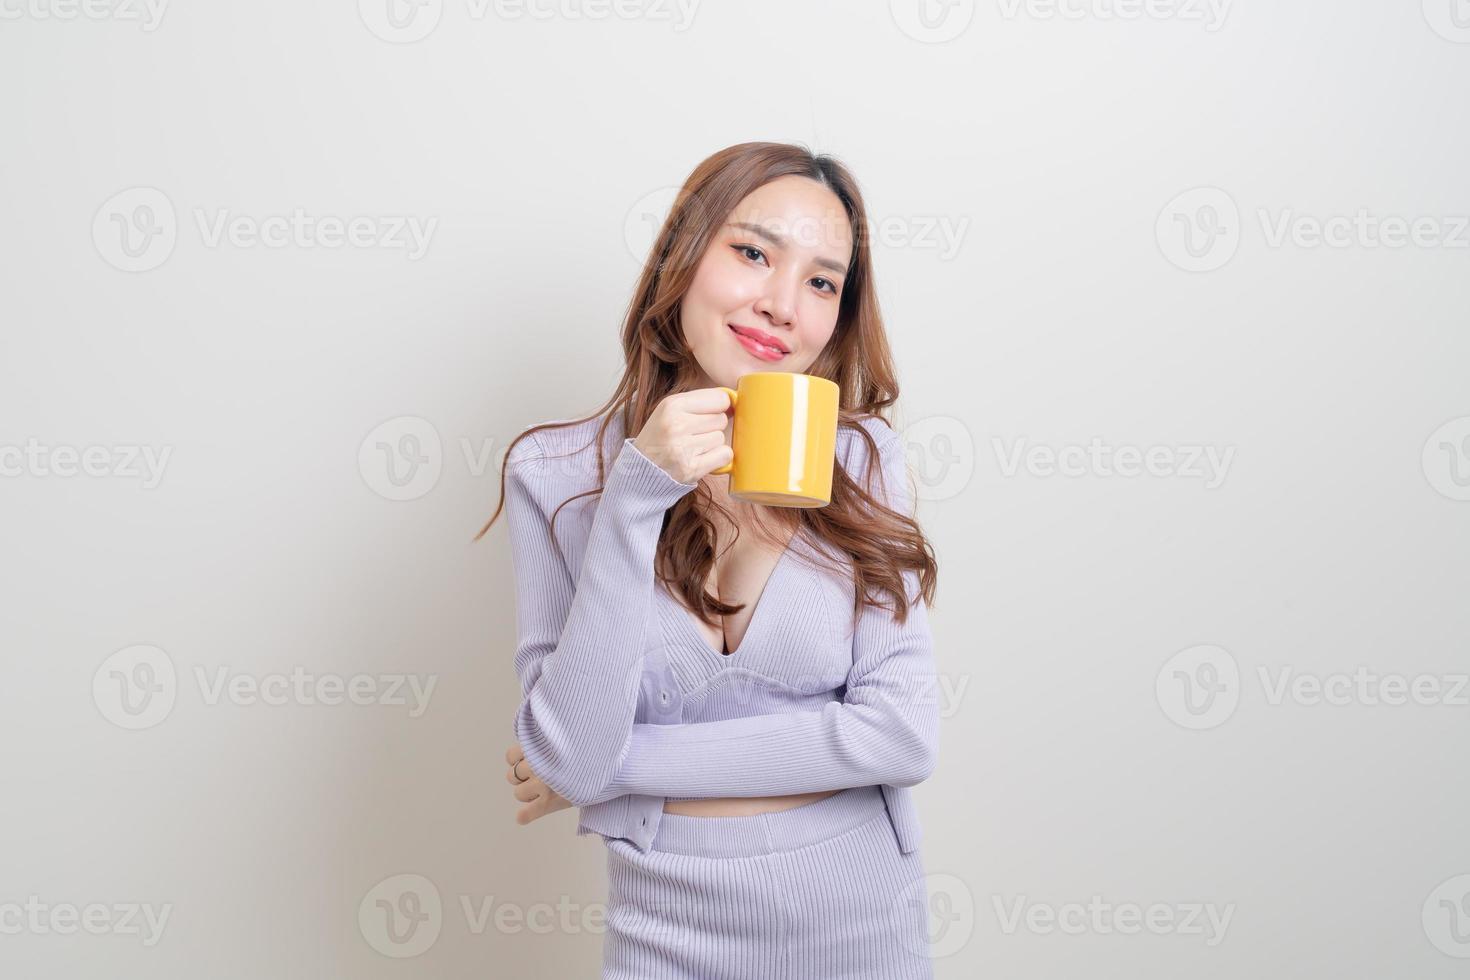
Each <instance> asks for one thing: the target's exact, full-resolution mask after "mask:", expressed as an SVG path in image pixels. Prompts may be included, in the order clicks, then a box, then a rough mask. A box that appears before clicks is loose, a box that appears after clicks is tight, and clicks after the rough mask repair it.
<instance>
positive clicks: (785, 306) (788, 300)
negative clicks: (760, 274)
mask: <svg viewBox="0 0 1470 980" xmlns="http://www.w3.org/2000/svg"><path fill="white" fill-rule="evenodd" d="M755 310H756V312H757V313H762V314H765V315H766V316H769V317H770V318H771V321H772V322H773V323H775V324H777V325H779V326H783V327H789V326H790V325H791V321H793V320H795V319H796V290H795V289H794V288H793V287H791V286H790V285H788V284H784V283H781V282H778V281H777V280H776V277H774V276H773V277H772V278H771V280H770V281H769V284H768V285H767V287H766V291H765V293H763V294H762V296H761V298H760V301H759V302H758V303H757V304H756V307H755Z"/></svg>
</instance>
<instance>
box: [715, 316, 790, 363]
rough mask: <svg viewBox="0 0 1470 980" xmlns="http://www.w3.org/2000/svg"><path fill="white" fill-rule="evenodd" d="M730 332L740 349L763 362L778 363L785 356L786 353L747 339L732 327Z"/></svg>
mask: <svg viewBox="0 0 1470 980" xmlns="http://www.w3.org/2000/svg"><path fill="white" fill-rule="evenodd" d="M727 326H728V324H727ZM730 332H731V333H733V334H734V335H735V339H736V340H738V341H739V342H740V345H741V346H742V347H744V348H745V349H746V350H748V351H750V353H751V355H752V356H754V357H758V358H760V359H761V360H763V361H779V360H781V358H783V357H785V356H786V352H785V351H783V350H781V349H780V348H777V347H768V346H767V345H765V344H763V343H761V342H760V341H758V340H755V339H754V338H751V337H747V336H746V335H745V334H743V333H741V332H740V331H739V330H736V329H735V328H734V327H730Z"/></svg>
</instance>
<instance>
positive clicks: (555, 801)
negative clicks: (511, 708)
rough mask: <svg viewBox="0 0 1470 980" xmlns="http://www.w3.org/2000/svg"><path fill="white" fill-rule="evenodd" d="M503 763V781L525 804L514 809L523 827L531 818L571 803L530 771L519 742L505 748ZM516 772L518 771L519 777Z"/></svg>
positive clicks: (563, 808) (565, 807) (565, 806)
mask: <svg viewBox="0 0 1470 980" xmlns="http://www.w3.org/2000/svg"><path fill="white" fill-rule="evenodd" d="M505 763H506V765H507V766H508V767H509V768H507V769H506V770H505V781H506V782H508V783H510V784H511V785H512V786H513V787H515V798H516V799H517V800H520V801H521V802H522V803H525V804H526V806H523V807H521V808H520V809H519V810H517V811H516V823H518V824H520V825H521V826H523V827H524V826H525V825H526V824H528V823H530V822H531V821H532V820H536V819H538V818H540V817H544V816H546V815H547V814H548V813H555V812H556V811H557V810H565V809H567V808H568V807H570V806H571V805H572V804H571V801H570V800H568V799H567V798H566V797H564V796H562V795H561V794H560V793H558V792H557V791H556V790H554V789H552V788H551V787H550V786H547V785H546V784H545V783H543V782H542V781H541V777H539V776H537V775H536V774H535V773H534V772H532V771H531V763H530V762H528V761H526V753H525V752H523V751H521V745H520V743H519V742H517V743H515V744H514V745H512V746H511V747H510V748H508V749H506V750H505ZM516 773H520V778H519V779H518V778H516Z"/></svg>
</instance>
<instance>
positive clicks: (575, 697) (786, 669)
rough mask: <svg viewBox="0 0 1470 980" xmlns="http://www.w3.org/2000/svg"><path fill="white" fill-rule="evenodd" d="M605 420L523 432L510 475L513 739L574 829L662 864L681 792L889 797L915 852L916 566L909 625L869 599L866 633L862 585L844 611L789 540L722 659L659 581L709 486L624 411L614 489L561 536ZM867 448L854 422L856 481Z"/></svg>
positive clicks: (609, 441)
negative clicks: (659, 554) (664, 453)
mask: <svg viewBox="0 0 1470 980" xmlns="http://www.w3.org/2000/svg"><path fill="white" fill-rule="evenodd" d="M599 421H600V420H599V419H593V420H590V421H588V422H583V423H581V424H579V425H576V426H569V427H565V428H558V429H547V430H542V431H541V432H538V433H536V434H534V435H533V436H530V437H527V438H525V439H522V440H521V441H520V442H519V443H518V444H517V446H516V447H515V450H514V452H513V453H512V454H511V456H510V458H509V459H508V460H507V463H506V466H507V472H506V493H507V502H506V508H507V520H508V523H509V528H510V538H511V545H512V561H513V570H514V574H515V583H516V621H517V637H518V638H517V646H516V653H515V669H516V673H517V675H518V677H519V678H520V683H521V691H522V700H521V703H520V705H519V707H518V709H517V711H516V715H515V719H514V724H513V731H514V734H515V737H516V739H517V741H518V742H519V743H520V745H521V747H522V748H523V749H524V751H525V754H526V758H527V760H528V761H529V762H530V765H531V768H532V769H533V770H534V771H535V772H536V774H537V775H538V776H539V777H540V778H541V779H543V780H544V781H545V782H546V784H547V785H548V786H550V787H551V788H552V789H554V790H555V791H556V792H558V793H560V794H561V795H562V796H564V797H566V798H567V799H568V800H570V801H571V802H572V803H574V804H576V805H577V806H579V807H581V808H582V814H581V820H580V821H579V824H578V828H577V832H578V833H579V834H582V833H591V832H595V833H599V834H601V835H602V836H603V837H604V838H606V839H608V840H609V841H612V840H618V839H621V840H626V841H629V842H631V843H632V844H633V845H634V846H636V848H637V849H638V850H639V851H641V852H644V853H648V852H649V851H650V850H651V848H652V847H653V844H654V840H655V837H656V834H657V833H658V831H659V828H660V824H661V822H663V821H667V820H669V819H670V816H671V815H665V814H664V813H663V802H664V800H665V799H667V798H697V797H748V796H774V795H781V794H788V793H804V792H810V791H816V790H840V789H847V788H855V787H864V786H868V787H871V786H877V787H879V788H880V795H881V798H882V800H883V801H884V803H885V804H886V806H885V809H886V811H887V813H888V819H889V821H890V822H891V824H892V830H893V832H894V834H895V835H896V839H897V842H898V845H899V851H900V853H901V854H909V853H912V852H913V851H914V850H915V849H916V848H917V847H918V844H919V841H920V839H921V833H920V828H919V822H918V815H917V811H916V809H915V807H914V803H913V800H912V798H911V796H910V794H909V791H908V790H909V787H911V786H913V785H914V784H916V783H918V782H919V781H921V780H923V779H925V778H927V777H928V775H929V774H930V772H931V771H932V768H933V766H934V761H935V757H936V753H937V749H938V735H939V708H938V701H937V698H936V697H935V683H934V681H935V673H934V661H933V644H932V639H931V636H930V632H929V624H928V617H927V611H926V609H925V606H924V604H923V602H922V601H912V600H913V598H914V597H916V596H917V593H918V581H917V575H916V574H915V573H913V572H906V573H905V584H906V586H907V588H908V591H909V596H910V598H911V603H910V606H909V610H908V620H907V622H906V623H904V624H903V625H902V626H900V625H899V624H898V623H897V621H896V620H895V618H894V616H893V613H892V610H891V609H889V608H887V607H884V606H877V607H875V606H865V607H864V609H863V611H862V613H861V615H860V616H859V618H858V621H857V624H856V628H855V629H852V628H851V625H852V624H851V620H852V615H851V596H852V591H851V583H850V582H848V583H847V584H846V587H847V590H848V591H847V592H846V593H845V597H846V605H847V608H846V609H842V608H840V607H841V605H842V602H843V598H844V593H842V592H841V591H840V588H841V586H840V584H834V583H840V576H832V575H821V574H818V572H816V571H811V570H807V571H803V570H802V569H800V568H799V567H798V566H797V565H796V564H795V563H794V561H795V557H796V551H797V550H798V544H797V543H796V542H793V546H792V547H791V549H790V551H791V552H792V555H791V556H790V560H788V558H787V557H786V556H783V558H782V560H781V561H780V562H779V563H778V566H777V569H776V571H773V572H772V577H771V580H770V581H769V582H768V583H767V588H766V590H765V592H763V593H762V595H761V596H760V597H759V600H758V603H757V605H756V608H755V613H754V615H753V618H752V621H751V625H750V627H749V628H748V629H747V632H746V635H745V637H744V639H743V640H742V642H741V645H740V648H739V649H738V650H737V651H736V653H735V654H733V655H729V656H725V655H722V654H720V653H718V652H716V651H714V650H712V649H710V647H709V646H708V644H707V643H706V642H704V640H703V638H702V636H701V635H700V634H699V633H697V632H696V631H694V630H693V629H691V628H690V627H691V626H692V625H693V621H692V614H691V613H690V612H689V611H688V610H686V609H684V608H683V607H682V606H681V605H679V604H678V603H677V602H675V601H674V600H673V598H672V597H671V596H670V595H669V594H668V593H667V592H666V591H664V590H663V589H662V588H661V587H658V586H656V585H655V583H654V575H653V561H654V554H655V550H656V548H657V545H658V538H659V534H660V531H661V529H662V523H663V516H664V512H665V511H666V510H667V509H668V508H669V507H670V506H672V505H673V504H674V503H675V502H676V501H677V500H679V499H680V498H681V497H682V496H683V495H684V494H686V493H689V492H690V491H692V490H694V489H695V488H696V486H697V484H694V483H682V482H679V481H677V480H675V479H674V478H673V477H671V476H670V475H669V474H668V473H667V472H665V471H664V470H663V469H662V468H661V467H659V466H658V465H657V464H655V463H654V462H653V461H652V460H650V459H648V458H647V457H646V456H644V455H643V454H642V453H641V452H639V450H638V449H637V447H636V446H634V444H633V439H632V438H631V437H630V436H625V435H624V434H623V433H622V431H621V424H620V419H618V418H614V419H613V421H612V422H611V424H610V425H609V429H608V434H607V437H606V439H605V441H604V445H603V448H604V451H605V456H604V459H605V460H607V461H609V463H610V465H609V467H608V472H607V474H606V483H605V486H604V488H603V491H602V493H601V494H600V495H592V496H591V497H584V498H579V499H578V500H575V501H572V502H571V503H568V504H567V505H566V506H565V507H563V508H562V509H561V512H560V513H559V514H558V515H557V521H556V528H555V536H554V537H553V534H552V531H551V526H550V516H551V514H552V512H553V511H554V510H555V509H556V508H557V506H558V505H560V504H562V502H563V501H566V500H567V499H568V498H570V497H572V496H574V495H576V494H579V493H582V492H583V491H586V490H590V489H593V488H595V487H596V486H597V485H598V480H597V463H596V456H595V453H596V450H597V447H596V446H595V445H591V443H595V441H596V440H595V435H596V427H597V424H598V422H599ZM861 424H862V425H863V426H864V428H866V429H867V430H868V432H869V433H870V434H871V435H872V436H873V438H874V440H875V442H876V445H877V447H878V454H879V459H878V464H879V465H878V466H876V467H874V470H875V473H879V474H881V480H882V483H881V484H878V483H874V484H872V485H871V486H870V491H871V492H873V493H874V494H875V495H877V496H879V497H880V499H885V500H886V501H888V502H889V504H890V506H894V507H895V509H898V510H900V512H904V513H911V510H910V508H911V506H912V499H913V497H912V493H911V491H910V490H909V483H908V473H907V468H906V466H905V460H904V454H903V450H902V444H901V440H900V439H899V438H898V436H897V434H896V433H894V432H893V430H892V429H890V428H889V427H888V426H887V425H886V424H885V423H883V422H882V421H880V420H877V419H865V420H863V421H862V423H861ZM866 452H867V448H866V443H865V442H864V441H863V440H862V438H861V437H859V436H858V435H857V434H856V432H855V431H854V429H853V427H851V426H841V427H840V428H839V431H838V443H837V464H838V465H840V466H843V467H844V468H845V469H846V470H847V472H848V473H849V474H850V475H851V476H852V477H853V478H854V479H856V480H858V481H859V483H861V482H862V477H863V473H864V469H865V466H864V462H865V454H866ZM806 554H808V555H809V556H817V557H820V555H821V551H820V549H819V548H818V547H815V546H813V547H812V548H811V549H810V550H809V551H807V552H806ZM829 557H835V556H830V554H829ZM838 571H840V567H839V569H838ZM778 576H780V578H779V580H778ZM678 617H684V618H685V619H684V621H683V622H681V621H680V620H679V619H678ZM822 802H826V801H822ZM814 812H818V813H820V812H823V811H814ZM691 819H715V818H691Z"/></svg>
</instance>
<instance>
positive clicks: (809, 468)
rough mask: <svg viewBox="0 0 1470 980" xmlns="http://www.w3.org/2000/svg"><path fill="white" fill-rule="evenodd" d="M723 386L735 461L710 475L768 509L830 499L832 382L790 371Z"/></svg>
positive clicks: (834, 412)
mask: <svg viewBox="0 0 1470 980" xmlns="http://www.w3.org/2000/svg"><path fill="white" fill-rule="evenodd" d="M736 385H737V386H738V387H739V390H738V391H736V390H735V389H732V388H726V387H725V386H724V385H720V387H721V388H722V389H724V391H725V393H726V394H728V395H729V396H730V404H731V406H733V407H734V409H735V418H734V423H733V424H734V428H733V430H732V431H731V433H730V446H731V448H733V449H734V450H735V458H734V459H732V460H731V461H730V462H729V463H726V464H725V465H724V466H721V467H720V468H718V469H715V470H711V471H710V472H711V473H729V474H730V496H731V497H734V498H735V499H736V500H743V501H745V502H746V503H751V504H765V505H766V506H768V507H825V506H826V505H827V504H829V503H831V502H832V467H833V465H835V461H836V458H837V456H836V451H837V407H838V395H839V393H840V389H839V388H838V387H837V384H836V382H833V381H828V380H827V379H826V378H818V377H816V376H815V375H810V374H797V373H795V372H791V371H755V372H752V373H750V374H744V375H741V377H740V380H739V381H737V382H736Z"/></svg>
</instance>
